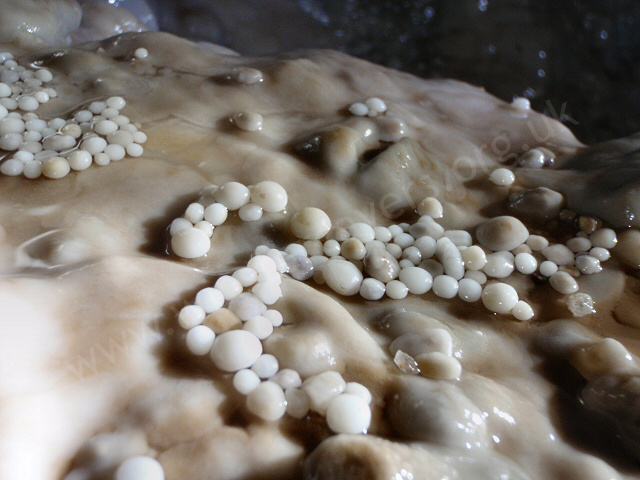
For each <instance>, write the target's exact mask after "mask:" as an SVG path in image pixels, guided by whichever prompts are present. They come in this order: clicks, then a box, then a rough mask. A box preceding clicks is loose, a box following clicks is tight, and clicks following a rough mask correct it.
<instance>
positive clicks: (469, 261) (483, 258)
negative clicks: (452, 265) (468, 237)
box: [460, 245, 487, 270]
mask: <svg viewBox="0 0 640 480" xmlns="http://www.w3.org/2000/svg"><path fill="white" fill-rule="evenodd" d="M460 254H461V256H462V260H463V262H464V266H465V268H466V269H467V270H482V268H484V266H485V265H486V264H487V255H486V254H485V253H484V250H482V248H480V247H479V246H478V245H472V246H470V247H469V248H465V249H464V250H463V251H462V252H461V253H460Z"/></svg>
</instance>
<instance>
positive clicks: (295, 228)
mask: <svg viewBox="0 0 640 480" xmlns="http://www.w3.org/2000/svg"><path fill="white" fill-rule="evenodd" d="M289 228H290V229H291V233H293V234H294V235H295V236H296V237H298V238H301V239H303V240H319V239H321V238H323V237H324V236H326V235H327V233H329V230H331V220H330V219H329V216H328V215H327V214H326V213H325V212H324V211H322V210H320V209H319V208H315V207H305V208H303V209H302V210H298V211H297V212H296V213H295V214H294V215H293V216H292V217H291V220H290V222H289Z"/></svg>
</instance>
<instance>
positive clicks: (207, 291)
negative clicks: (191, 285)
mask: <svg viewBox="0 0 640 480" xmlns="http://www.w3.org/2000/svg"><path fill="white" fill-rule="evenodd" d="M224 301H225V298H224V294H223V293H222V291H220V290H219V289H217V288H212V287H206V288H203V289H202V290H200V291H199V292H198V293H197V294H196V299H195V304H196V305H199V306H201V307H202V309H203V310H204V311H205V312H206V313H213V312H215V311H216V310H219V309H221V308H222V307H223V305H224Z"/></svg>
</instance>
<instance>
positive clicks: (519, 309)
mask: <svg viewBox="0 0 640 480" xmlns="http://www.w3.org/2000/svg"><path fill="white" fill-rule="evenodd" d="M511 314H512V315H513V316H514V317H515V318H516V319H517V320H521V321H526V320H531V319H532V318H533V308H531V305H529V304H528V303H527V302H525V301H523V300H518V302H517V303H516V304H515V306H514V307H513V309H512V310H511Z"/></svg>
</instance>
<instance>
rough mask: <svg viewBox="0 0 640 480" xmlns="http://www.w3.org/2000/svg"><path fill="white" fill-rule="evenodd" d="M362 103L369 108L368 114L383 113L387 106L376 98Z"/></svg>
mask: <svg viewBox="0 0 640 480" xmlns="http://www.w3.org/2000/svg"><path fill="white" fill-rule="evenodd" d="M364 103H365V104H366V106H367V107H368V108H369V114H371V113H372V112H374V113H384V112H385V111H386V110H387V105H386V104H385V103H384V101H383V100H381V99H379V98H378V97H371V98H368V99H367V100H366V101H365V102H364Z"/></svg>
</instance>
